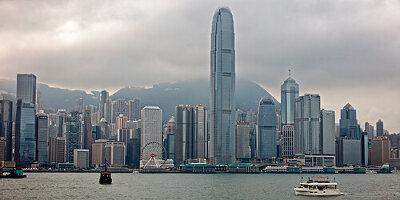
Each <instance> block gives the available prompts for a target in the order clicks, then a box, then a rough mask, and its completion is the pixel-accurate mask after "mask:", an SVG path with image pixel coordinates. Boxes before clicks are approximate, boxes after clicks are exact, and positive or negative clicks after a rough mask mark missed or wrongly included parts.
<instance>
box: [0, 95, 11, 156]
mask: <svg viewBox="0 0 400 200" xmlns="http://www.w3.org/2000/svg"><path fill="white" fill-rule="evenodd" d="M12 108H13V102H12V101H9V100H0V137H2V138H4V143H5V144H4V145H5V146H4V148H5V150H4V160H6V161H11V160H12V127H13V120H12Z"/></svg>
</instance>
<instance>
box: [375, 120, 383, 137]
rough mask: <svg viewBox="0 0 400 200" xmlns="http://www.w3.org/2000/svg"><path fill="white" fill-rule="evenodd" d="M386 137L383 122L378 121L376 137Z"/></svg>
mask: <svg viewBox="0 0 400 200" xmlns="http://www.w3.org/2000/svg"><path fill="white" fill-rule="evenodd" d="M383 135H384V130H383V121H382V120H378V121H377V122H376V136H383Z"/></svg>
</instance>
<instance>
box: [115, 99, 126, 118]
mask: <svg viewBox="0 0 400 200" xmlns="http://www.w3.org/2000/svg"><path fill="white" fill-rule="evenodd" d="M111 107H112V111H111V112H112V114H111V123H116V120H117V116H119V115H120V114H122V115H124V116H128V104H127V102H126V101H125V100H124V99H117V100H115V101H113V102H112V104H111Z"/></svg>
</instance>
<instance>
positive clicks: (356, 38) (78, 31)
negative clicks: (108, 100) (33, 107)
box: [0, 1, 400, 132]
mask: <svg viewBox="0 0 400 200" xmlns="http://www.w3.org/2000/svg"><path fill="white" fill-rule="evenodd" d="M43 4H46V1H43ZM43 4H33V3H29V2H25V3H23V4H20V3H19V2H8V1H4V2H1V4H0V9H1V11H2V12H1V13H3V14H4V15H6V16H7V17H3V18H2V19H0V20H1V22H2V24H4V28H3V29H2V30H0V35H2V36H3V37H1V39H0V41H1V42H2V44H3V45H4V46H3V47H4V50H3V49H1V50H0V57H1V59H0V71H1V72H2V77H3V78H7V79H15V77H16V74H17V73H33V74H35V75H37V76H38V77H40V78H39V79H38V81H39V82H43V83H48V84H50V85H52V86H58V87H62V88H69V89H83V90H85V91H89V90H102V89H107V90H109V91H115V90H116V89H117V88H119V87H122V86H125V85H132V86H147V87H148V86H151V85H153V84H157V83H161V82H172V81H179V80H186V79H191V78H194V79H199V78H204V79H206V78H207V77H208V73H209V72H208V70H207V66H208V63H209V58H208V49H209V44H208V41H209V33H210V31H211V30H210V27H209V20H210V19H211V17H212V14H211V13H212V12H213V11H214V9H215V8H216V7H219V6H220V5H227V6H229V7H230V8H231V9H232V10H233V11H234V12H235V16H236V17H237V22H236V23H237V29H238V30H240V33H239V34H238V35H237V36H236V43H237V47H238V49H240V50H239V51H238V52H237V54H238V56H237V66H238V73H237V74H238V75H237V76H238V77H237V78H238V79H246V80H252V81H255V82H257V83H259V84H260V85H261V86H262V87H263V88H265V89H266V90H267V91H268V92H270V93H271V94H272V95H273V96H274V97H276V99H278V100H279V99H280V95H279V94H280V92H279V85H280V84H281V83H282V80H284V79H285V78H286V77H287V72H286V70H287V69H289V68H290V69H292V71H293V78H294V79H296V80H297V82H298V83H299V85H301V89H300V94H304V93H318V94H320V95H321V98H322V100H323V101H322V104H321V107H322V108H328V109H333V110H334V111H335V112H336V113H339V111H340V109H341V108H342V107H343V105H345V104H346V103H350V104H352V105H354V106H355V108H356V109H357V110H358V112H359V116H360V117H359V120H360V122H365V121H367V122H370V123H371V124H375V122H376V121H377V120H378V119H382V120H383V121H384V122H385V129H388V130H389V131H390V132H399V129H398V128H397V127H396V124H399V119H398V118H397V117H396V116H398V115H399V113H400V107H399V106H396V105H397V104H396V101H395V100H396V99H397V98H398V94H396V93H393V92H391V90H390V88H391V87H393V85H397V84H399V82H400V80H399V78H398V77H397V76H396V74H399V70H400V69H399V68H398V67H396V63H397V59H396V55H398V51H399V50H398V48H395V45H393V44H395V41H396V40H397V36H396V35H400V34H396V33H398V32H399V31H398V29H396V26H394V22H395V21H398V19H400V15H399V14H398V12H396V11H397V9H396V8H399V4H398V2H394V1H389V2H385V3H383V2H382V3H376V4H369V3H367V2H341V1H338V2H336V1H335V2H329V3H326V2H325V3H322V2H311V3H310V4H308V5H303V4H302V3H300V2H293V3H292V4H290V5H287V4H284V3H281V2H275V1H272V2H269V3H268V5H267V4H266V3H265V2H255V1H254V2H251V3H249V4H247V3H246V6H243V3H242V2H238V1H232V2H231V1H229V2H228V1H221V2H211V1H209V2H202V3H197V2H195V3H194V2H191V3H178V4H175V5H178V6H169V5H168V4H166V3H158V4H155V5H153V4H148V3H145V2H138V3H136V4H132V3H129V2H121V3H120V4H115V5H110V4H107V3H98V4H90V3H87V4H80V3H78V2H70V3H69V4H67V5H65V4H57V5H56V4H52V3H48V5H47V6H46V7H44V6H43ZM65 6H66V7H67V8H68V9H62V8H64V7H65ZM91 6H94V7H95V8H96V9H94V10H93V12H89V13H90V14H92V15H91V16H90V14H89V13H86V12H83V11H84V10H85V9H88V7H91ZM107 7H110V9H105V8H107ZM150 7H152V8H153V7H154V8H153V9H150ZM26 9H29V10H34V12H33V13H32V14H28V15H30V17H27V19H21V18H20V16H19V15H18V13H20V12H24V10H26ZM52 10H57V11H59V12H52ZM115 10H118V14H115V15H112V14H113V13H115ZM149 10H152V11H153V12H149ZM275 10H278V11H279V12H278V11H275ZM344 10H347V11H344ZM17 11H20V12H17ZM261 11H263V12H261ZM264 11H265V12H264ZM350 11H351V12H350ZM24 13H31V12H24ZM131 13H136V14H131ZM58 14H60V15H58ZM54 15H57V16H58V17H53V16H54ZM153 15H154V16H153ZM376 15H378V16H380V18H372V16H376ZM50 18H51V19H53V20H52V21H48V20H47V19H50ZM28 19H29V20H28ZM9 21H10V22H13V23H9ZM33 21H35V23H32V22H33ZM170 21H174V22H170ZM15 22H18V23H15ZM356 22H357V23H356ZM27 24H29V26H28V25H27ZM146 24H152V25H146ZM159 24H162V25H159ZM260 24H262V26H260ZM157 25H159V26H157ZM182 25H184V26H182ZM186 25H187V26H186ZM278 25H279V27H280V28H279V29H276V28H274V27H276V26H278ZM181 27H189V28H187V29H185V30H182V28H181ZM99 32H101V33H102V34H101V35H100V34H98V33H99ZM151 32H153V33H151ZM157 33H160V34H157ZM161 33H165V34H166V35H167V36H163V37H161V36H162V35H161ZM294 33H296V34H294ZM133 35H134V36H135V37H132V36H133ZM149 37H157V39H156V40H152V39H154V38H151V39H150V38H149ZM138 40H140V41H138ZM128 44H129V45H128ZM130 44H131V45H130ZM105 46H107V48H106V49H107V50H105V48H102V47H105ZM145 47H149V48H145ZM150 47H157V48H150ZM361 47H362V48H361ZM188 48H192V50H190V51H183V52H185V53H184V56H182V55H181V54H179V55H177V54H173V55H171V53H170V52H178V51H177V49H185V50H187V49H188ZM5 49H7V51H5ZM139 49H140V51H139ZM143 49H145V51H143ZM252 49H255V50H260V51H252ZM304 49H307V51H304ZM146 50H147V51H146ZM272 50H273V51H272ZM378 50H379V52H378ZM29 52H35V53H29ZM121 52H125V53H122V54H121ZM148 52H149V53H150V54H151V55H152V56H154V58H157V59H149V53H148ZM50 55H51V56H50ZM93 58H96V60H98V61H94V60H93ZM133 58H135V59H133ZM151 60H159V61H160V63H155V62H152V61H151ZM161 65H162V66H163V67H162V68H161V67H159V66H161ZM71 69H79V70H81V71H82V73H75V71H76V70H71ZM114 69H116V70H114ZM122 72H124V73H122ZM349 72H350V73H349ZM58 73H62V74H64V75H65V76H64V78H63V79H60V78H58V76H57V74H58ZM71 73H73V74H71ZM88 73H90V74H91V76H85V77H82V76H84V75H87V74H88ZM55 74H56V75H55ZM150 77H151V78H150ZM326 77H330V78H326ZM371 105H374V106H371ZM388 105H390V106H388Z"/></svg>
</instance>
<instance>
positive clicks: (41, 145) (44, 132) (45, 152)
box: [36, 114, 49, 164]
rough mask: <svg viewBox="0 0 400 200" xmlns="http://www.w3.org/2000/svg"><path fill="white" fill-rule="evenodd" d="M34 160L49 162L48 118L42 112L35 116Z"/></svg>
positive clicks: (41, 162) (40, 162)
mask: <svg viewBox="0 0 400 200" xmlns="http://www.w3.org/2000/svg"><path fill="white" fill-rule="evenodd" d="M36 160H37V161H38V163H39V164H47V163H49V120H48V117H47V115H43V114H38V115H37V116H36Z"/></svg>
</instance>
